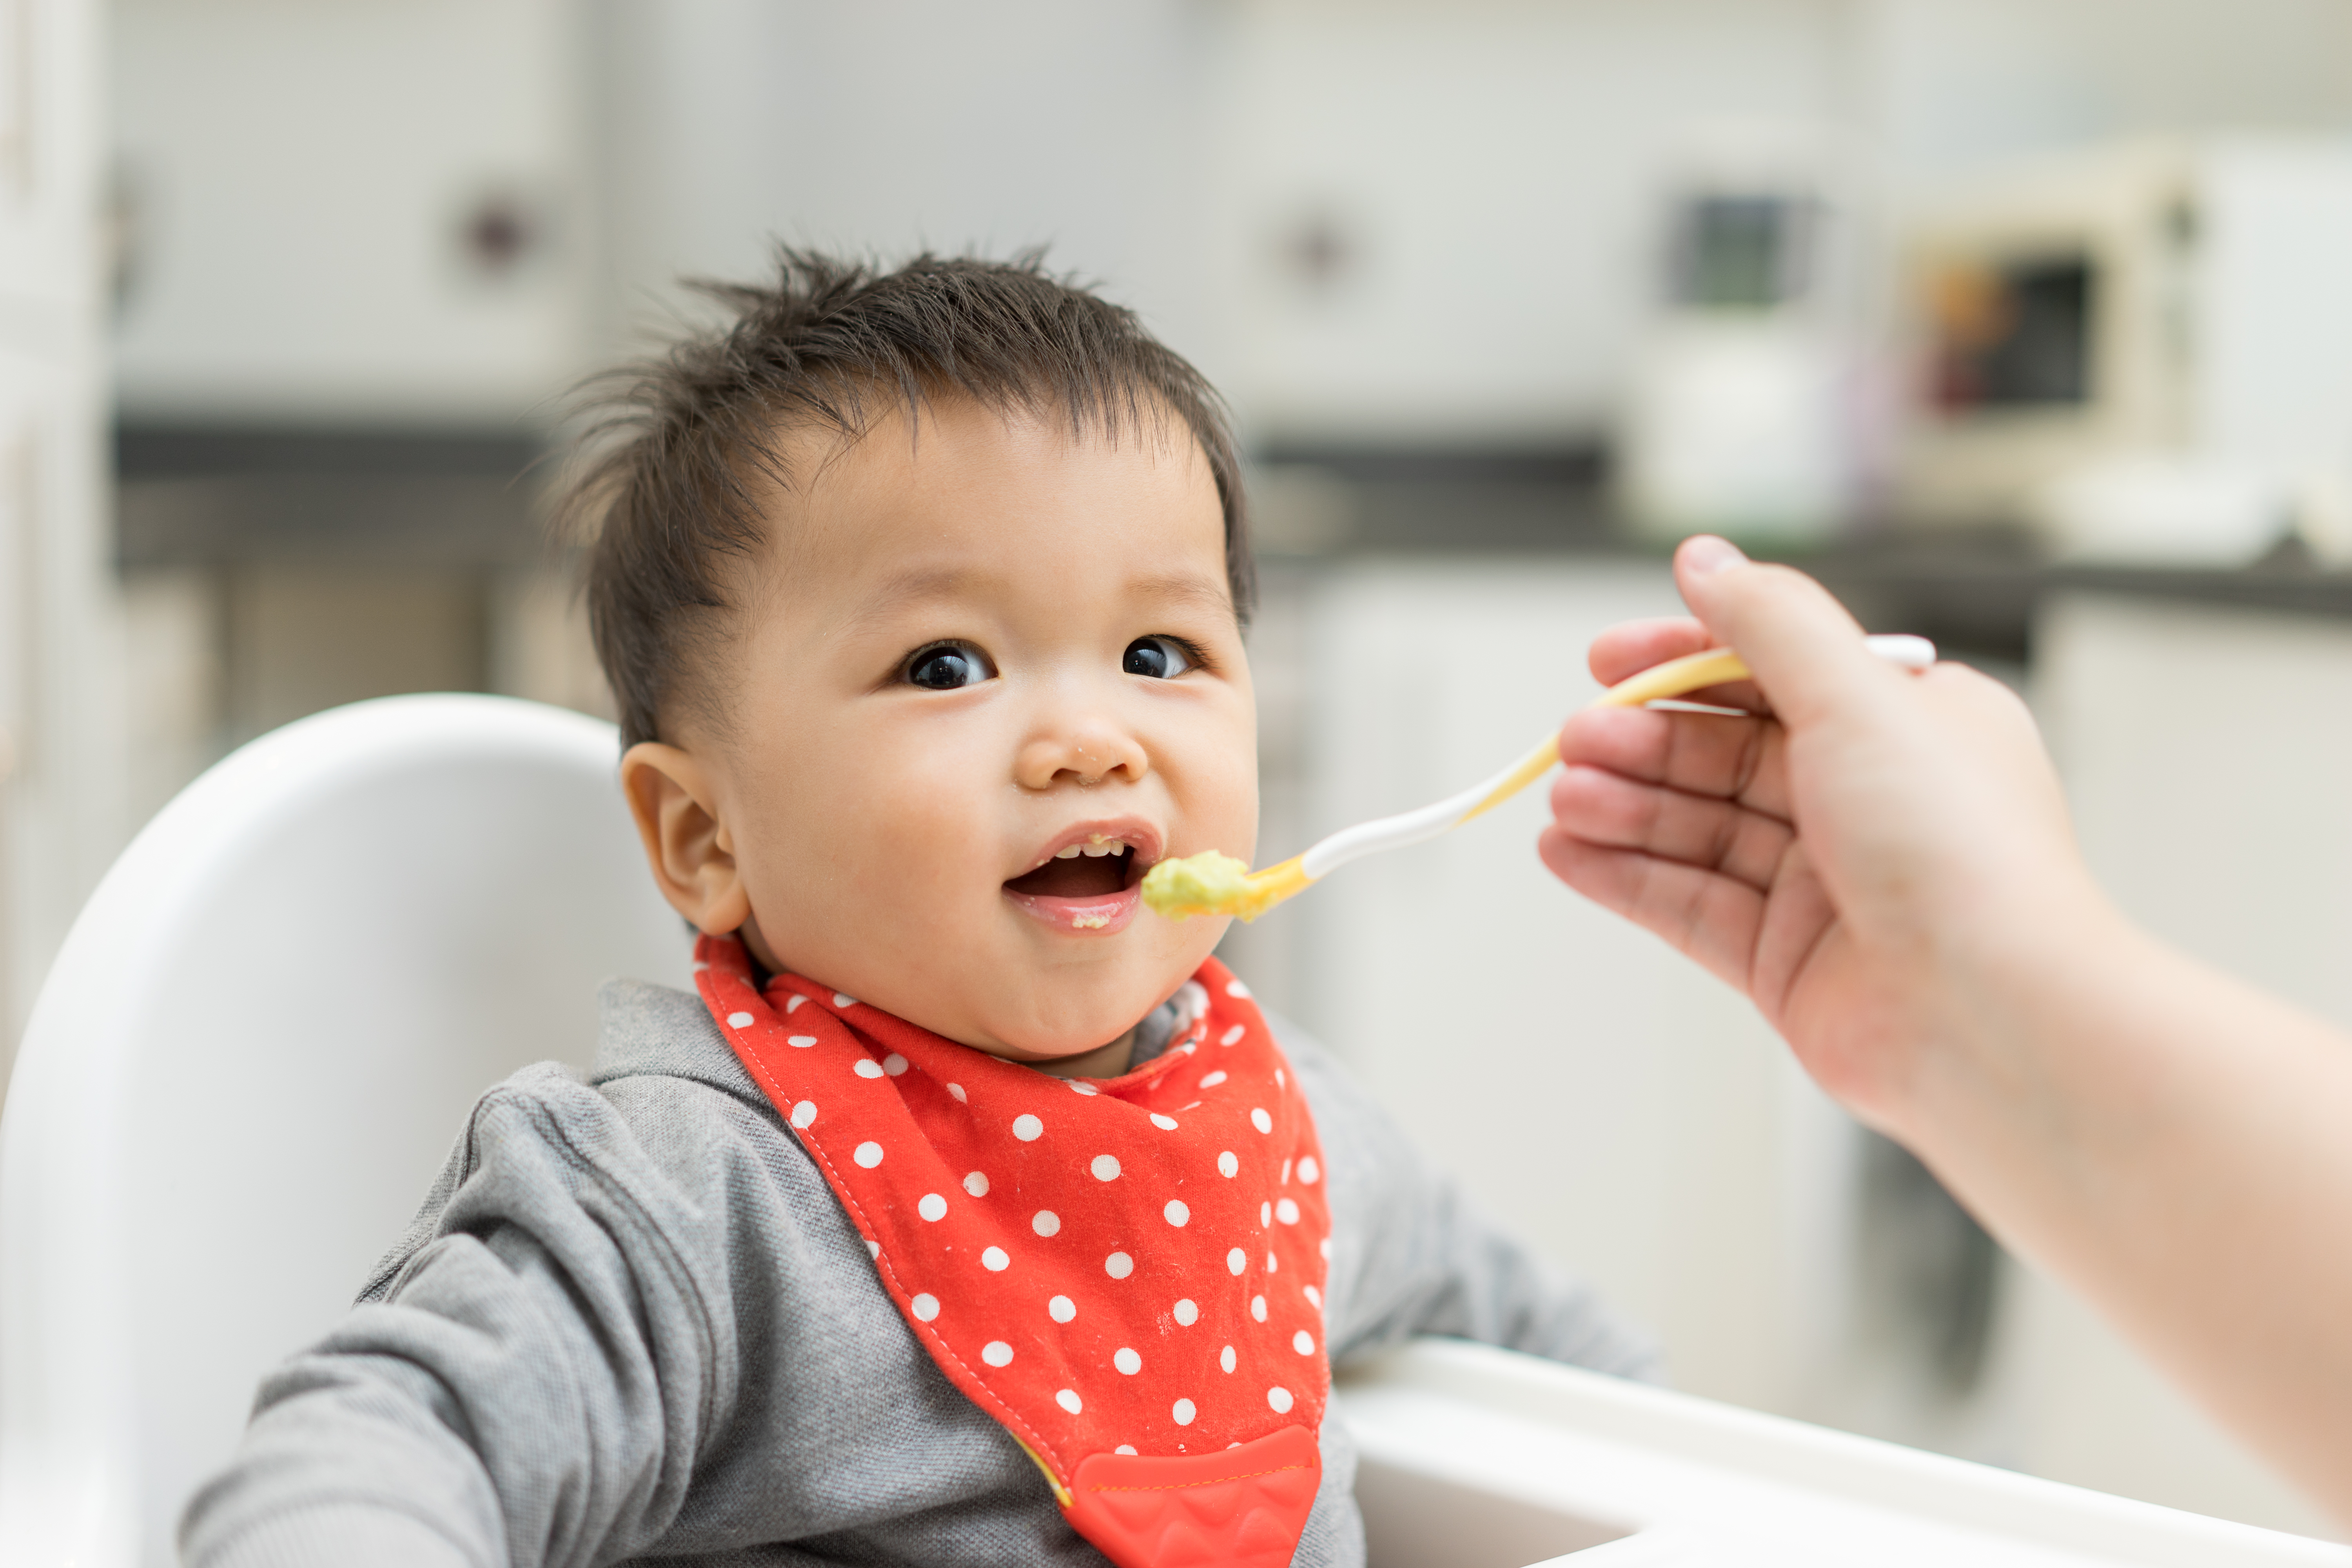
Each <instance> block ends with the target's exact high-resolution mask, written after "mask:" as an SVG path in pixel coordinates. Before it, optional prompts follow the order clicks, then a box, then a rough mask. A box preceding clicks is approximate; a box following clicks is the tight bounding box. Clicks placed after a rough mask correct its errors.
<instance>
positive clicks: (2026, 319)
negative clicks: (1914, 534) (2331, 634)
mask: <svg viewBox="0 0 2352 1568" xmlns="http://www.w3.org/2000/svg"><path fill="white" fill-rule="evenodd" d="M1902 251H1903V264H1904V269H1905V272H1906V275H1907V279H1906V280H1907V288H1906V295H1907V297H1908V299H1909V300H1911V302H1912V309H1911V311H1910V321H1911V328H1912V330H1911V334H1910V335H1911V339H1912V342H1911V345H1910V346H1911V353H1910V356H1909V357H1910V362H1911V369H1912V374H1911V376H1910V382H1911V384H1912V387H1913V389H1914V395H1913V398H1912V406H1911V409H1910V417H1909V418H1908V420H1907V421H1906V433H1905V437H1904V439H1903V443H1902V447H1901V452H1900V458H1899V461H1898V463H1897V466H1896V483H1897V500H1898V510H1899V512H1900V514H1901V515H1903V516H1904V517H1906V518H1907V519H1912V520H1917V521H1924V522H1927V523H1943V524H1948V523H1969V522H2000V523H2012V524H2017V523H2021V524H2025V525H2027V526H2029V527H2032V528H2033V529H2035V530H2038V531H2040V532H2041V533H2042V536H2043V537H2044V539H2045V541H2046V542H2048V543H2049V544H2050V545H2051V546H2052V547H2053V549H2054V550H2055V551H2056V552H2058V553H2060V554H2062V555H2074V556H2092V557H2110V558H2125V559H2139V560H2149V561H2162V560H2168V559H2193V560H2199V561H2206V562H2225V561H2231V560H2237V559H2250V558H2252V556H2255V555H2260V554H2262V553H2263V552H2264V551H2265V550H2267V549H2269V548H2271V547H2273V546H2274V545H2275V544H2276V543H2277V542H2278V540H2279V536H2280V535H2281V534H2282V533H2284V532H2285V531H2288V530H2290V529H2295V528H2300V529H2302V530H2303V531H2305V532H2306V533H2307V534H2309V535H2311V536H2312V538H2313V541H2314V542H2315V543H2324V544H2329V545H2333V546H2336V547H2347V546H2352V538H2347V535H2352V138H2332V137H2330V138H2322V137H2307V138H2290V137H2252V136H2241V137H2210V138H2203V139H2194V140H2182V141H2178V142H2140V143H2135V144H2129V145H2122V146H2114V147H2107V148H2103V149H2097V150H2092V151H2087V152H2084V153H2075V154H2071V155H2066V156H2063V157H2055V158H2052V159H2048V160H2045V161H2042V162H2040V163H2033V164H2031V165H2028V166H2023V167H2020V168H2018V169H2016V170H2014V171H2012V172H2011V173H2009V174H2004V175H2002V176H2000V177H1998V178H1995V179H1991V180H1989V181H1986V182H1984V183H1982V184H1978V185H1976V186H1974V187H1972V188H1969V189H1968V190H1966V191H1963V192H1960V193H1958V194H1956V195H1951V196H1949V197H1948V198H1946V199H1943V200H1940V201H1937V202H1935V203H1932V204H1927V205H1923V206H1922V207H1921V208H1920V209H1919V210H1918V211H1917V213H1916V216H1914V217H1913V218H1912V219H1911V220H1910V221H1909V222H1908V223H1907V224H1906V227H1905V234H1904V243H1903V247H1902Z"/></svg>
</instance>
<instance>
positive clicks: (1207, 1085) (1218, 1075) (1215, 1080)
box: [1201, 1068, 1225, 1089]
mask: <svg viewBox="0 0 2352 1568" xmlns="http://www.w3.org/2000/svg"><path fill="white" fill-rule="evenodd" d="M1224 1081H1225V1069H1224V1068H1218V1069H1217V1070H1216V1071H1215V1072H1213V1073H1210V1074H1209V1075H1208V1076H1207V1077H1205V1078H1203V1079H1201V1087H1202V1089H1214V1088H1216V1087H1217V1085H1219V1084H1221V1083H1223V1082H1224Z"/></svg>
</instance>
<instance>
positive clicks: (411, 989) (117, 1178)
mask: <svg viewBox="0 0 2352 1568" xmlns="http://www.w3.org/2000/svg"><path fill="white" fill-rule="evenodd" d="M618 760H619V748H618V745H617V743H616V742H615V737H614V730H613V727H612V726H611V725H609V724H603V723H598V722H597V721H594V720H592V719H586V718H583V717H581V716H579V715H577V714H573V713H567V712H565V711H563V710H560V709H555V708H547V707H542V706H540V705H538V704H536V703H529V702H516V701H510V700H503V699H499V698H493V697H459V696H447V697H441V696H436V697H395V698H387V699H385V700H381V701H376V702H363V703H359V704H357V705H355V706H352V707H349V708H342V709H338V710H334V711H332V712H329V713H321V714H320V715H318V716H316V717H315V718H310V719H305V720H303V721H300V722H299V723H295V724H290V725H289V726H287V727H286V728H285V729H282V730H279V731H276V732H275V733H272V734H269V735H267V736H264V737H263V738H262V739H260V740H258V741H256V742H253V743H252V744H251V745H249V746H247V747H245V748H244V749H243V750H241V751H239V752H236V754H235V755H233V756H231V757H229V758H228V759H226V761H224V762H223V763H220V764H219V765H218V766H217V767H215V768H214V769H213V770H212V771H211V772H209V773H205V775H204V777H202V778H200V779H198V780H197V781H196V782H195V783H194V784H191V785H189V786H188V788H187V789H186V790H185V791H184V792H183V793H182V794H181V795H179V797H178V798H177V799H175V800H173V802H172V804H171V805H168V806H166V807H164V809H163V812H162V813H160V814H159V815H158V816H156V818H155V820H154V821H153V822H152V823H150V824H149V825H148V826H147V828H146V829H145V831H143V832H142V833H141V834H140V835H139V837H138V838H137V839H136V840H135V841H133V843H132V844H131V847H130V848H128V849H126V850H125V851H123V854H122V858H121V859H120V860H118V861H117V862H116V863H115V865H114V868H113V869H111V870H110V871H109V872H108V873H107V876H106V879H105V880H104V881H103V882H102V883H100V886H99V889H98V891H97V892H96V893H95V894H93V895H92V896H91V898H90V900H89V906H88V907H87V908H85V909H84V910H82V913H81V916H80V918H79V920H78V921H75V923H74V927H73V931H72V932H71V933H70V934H69V935H68V937H67V939H66V943H65V947H64V950H63V951H62V952H60V953H59V954H58V961H57V964H56V967H55V968H53V969H52V970H51V971H50V972H49V975H48V978H47V982H46V983H45V984H43V986H42V988H41V994H40V997H39V999H38V1001H37V1003H36V1004H35V1006H34V1010H33V1016H32V1021H31V1023H30V1025H29V1026H27V1028H26V1033H25V1038H24V1041H23V1044H22V1047H21V1048H20V1051H19V1054H18V1057H17V1061H16V1073H15V1077H14V1079H12V1081H11V1082H10V1085H9V1091H8V1099H7V1102H6V1111H5V1119H0V1563H5V1564H7V1565H8V1568H49V1565H51V1564H55V1565H58V1568H63V1565H64V1564H68V1563H71V1564H74V1565H75V1568H128V1565H130V1564H133V1563H143V1564H158V1565H160V1564H163V1563H172V1562H174V1561H176V1557H175V1554H174V1552H173V1548H172V1529H173V1524H174V1522H175V1521H176V1518H177V1515H178V1512H179V1510H180V1507H181V1505H182V1504H183V1503H184V1501H185V1500H186V1498H187V1496H188V1493H189V1492H190V1490H191V1489H193V1488H194V1485H195V1484H196V1482H197V1481H198V1480H199V1479H201V1478H202V1477H203V1475H204V1474H205V1472H207V1471H209V1470H211V1469H213V1468H216V1467H218V1466H219V1465H220V1464H221V1463H222V1462H223V1461H225V1460H226V1458H227V1457H228V1455H229V1453H230V1452H231V1450H232V1449H233V1448H234V1447H235V1445H236V1437H237V1434H238V1432H239V1431H240V1430H241V1429H242V1428H243V1426H244V1425H245V1419H246V1414H247V1408H248V1407H249V1405H251V1403H252V1399H253V1392H254V1386H255V1384H256V1383H257V1380H258V1379H259V1377H260V1375H261V1373H263V1372H264V1371H266V1370H267V1369H268V1367H269V1366H271V1365H272V1364H274V1363H276V1362H278V1360H280V1359H282V1358H283V1357H284V1356H286V1355H287V1354H288V1353H289V1352H292V1351H295V1350H297V1349H299V1348H300V1347H301V1345H302V1344H303V1343H304V1342H307V1341H309V1340H310V1339H312V1338H315V1337H316V1336H317V1335H318V1334H319V1333H320V1332H321V1331H324V1330H325V1329H326V1328H327V1327H329V1326H330V1325H331V1324H332V1323H333V1322H334V1321H335V1320H336V1319H337V1318H338V1317H340V1316H341V1314H342V1312H343V1311H344V1310H345V1309H346V1308H348V1307H349V1305H350V1303H351V1298H352V1294H353V1293H354V1292H355V1291H356V1290H357V1289H358V1288H359V1286H360V1284H361V1283H362V1280H363V1279H364V1278H365V1276H366V1273H367V1270H368V1267H369V1265H370V1264H372V1263H373V1261H374V1259H375V1258H376V1256H377V1255H378V1254H379V1253H380V1252H381V1251H382V1250H383V1247H386V1246H388V1245H390V1244H391V1242H392V1241H393V1240H394V1239H395V1238H396V1237H398V1236H399V1235H400V1232H401V1231H402V1229H403V1228H404V1226H406V1225H407V1223H408V1218H409V1215H411V1214H413V1213H414V1212H415V1206H416V1204H417V1201H418V1200H419V1199H420V1198H422V1197H423V1196H424V1194H425V1188H426V1186H427V1185H428V1184H430V1183H431V1181H432V1178H433V1174H434V1173H435V1172H436V1170H438V1169H439V1166H440V1163H441V1161H442V1159H443V1158H444V1157H445V1156H446V1153H447V1152H448V1149H449V1144H450V1141H451V1139H453V1138H454V1137H455V1136H456V1135H457V1131H458V1129H459V1127H460V1126H461V1125H462V1124H463V1121H464V1118H465V1113H466V1109H467V1106H468V1105H470V1104H471V1103H472V1102H473V1100H474V1098H475V1096H477V1095H478V1094H479V1093H480V1092H481V1091H482V1090H483V1089H486V1088H488V1086H489V1085H490V1084H492V1083H494V1082H496V1081H497V1080H498V1079H500V1078H503V1077H504V1076H505V1075H506V1074H507V1073H509V1072H510V1071H511V1070H513V1069H514V1068H517V1067H520V1066H521V1065H523V1064H524V1063H526V1062H531V1061H540V1060H544V1059H547V1058H560V1059H562V1060H566V1061H573V1062H585V1061H586V1060H588V1058H590V1056H591V1055H592V1054H593V1051H594V1049H595V1029H596V1006H595V989H596V985H597V984H598V982H599V981H601V980H603V979H604V978H605V977H606V976H608V975H613V974H629V975H635V976H639V977H641V978H645V979H649V980H660V981H666V982H668V983H670V984H681V985H683V984H690V983H691V982H690V979H689V977H688V963H690V962H691V960H690V956H689V953H688V940H687V936H686V933H685V931H684V929H683V927H682V926H681V925H680V923H679V921H678V918H677V915H676V914H675V913H674V912H672V911H671V910H670V909H669V907H668V906H667V904H665V903H664V902H663V901H662V900H661V899H660V897H659V895H657V894H656V892H655V891H654V889H653V885H652V882H651V880H650V879H649V878H648V877H647V876H646V868H645V860H644V858H643V856H642V854H641V853H640V852H639V850H638V847H637V843H636V837H635V832H634V831H633V830H632V829H631V827H630V825H629V821H628V815H627V811H626V809H625V806H624V805H623V804H622V800H621V792H620V786H619V784H618V770H617V766H616V764H617V763H618Z"/></svg>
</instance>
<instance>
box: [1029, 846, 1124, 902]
mask: <svg viewBox="0 0 2352 1568" xmlns="http://www.w3.org/2000/svg"><path fill="white" fill-rule="evenodd" d="M1004 885H1005V886H1006V887H1008V888H1010V889H1013V891H1014V892H1016V893H1027V894H1030V895H1031V896H1033V897H1036V898H1046V899H1100V898H1108V896H1110V895H1111V894H1113V893H1116V892H1118V890H1119V889H1122V888H1124V887H1126V886H1127V855H1126V853H1125V852H1121V853H1119V854H1117V855H1078V856H1074V857H1072V858H1070V859H1067V860H1048V861H1046V862H1045V864H1044V865H1043V866H1040V867H1038V868H1036V869H1035V870H1034V871H1032V872H1030V873H1029V874H1028V875H1027V876H1025V877H1015V878H1014V879H1013V880H1011V881H1010V882H1007V883H1005V884H1004Z"/></svg>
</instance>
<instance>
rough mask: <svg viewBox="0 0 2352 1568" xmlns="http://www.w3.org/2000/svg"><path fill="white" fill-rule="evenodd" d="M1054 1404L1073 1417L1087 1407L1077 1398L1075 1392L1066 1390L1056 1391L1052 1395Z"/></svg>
mask: <svg viewBox="0 0 2352 1568" xmlns="http://www.w3.org/2000/svg"><path fill="white" fill-rule="evenodd" d="M1054 1403H1055V1404H1056V1405H1060V1406H1061V1407H1062V1408H1063V1409H1065V1410H1066V1411H1068V1412H1069V1413H1070V1414H1071V1415H1076V1414H1077V1413H1078V1412H1079V1411H1081V1410H1084V1409H1085V1408H1086V1407H1087V1406H1086V1402H1085V1401H1084V1400H1082V1399H1080V1398H1079V1397H1078V1395H1077V1392H1076V1390H1075V1389H1068V1388H1062V1389H1056V1390H1055V1393H1054Z"/></svg>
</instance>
